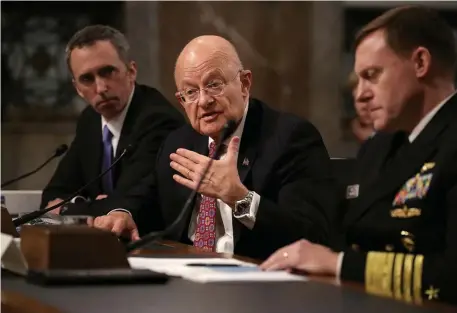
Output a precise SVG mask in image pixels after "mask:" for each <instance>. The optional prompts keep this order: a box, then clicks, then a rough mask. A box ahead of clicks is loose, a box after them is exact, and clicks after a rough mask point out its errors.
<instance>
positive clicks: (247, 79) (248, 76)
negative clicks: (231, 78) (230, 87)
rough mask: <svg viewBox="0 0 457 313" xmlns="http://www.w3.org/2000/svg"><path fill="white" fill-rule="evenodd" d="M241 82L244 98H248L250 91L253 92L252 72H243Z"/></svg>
mask: <svg viewBox="0 0 457 313" xmlns="http://www.w3.org/2000/svg"><path fill="white" fill-rule="evenodd" d="M240 81H241V92H242V94H243V96H244V97H248V96H249V91H250V90H251V86H252V72H251V71H250V70H243V71H241V73H240Z"/></svg>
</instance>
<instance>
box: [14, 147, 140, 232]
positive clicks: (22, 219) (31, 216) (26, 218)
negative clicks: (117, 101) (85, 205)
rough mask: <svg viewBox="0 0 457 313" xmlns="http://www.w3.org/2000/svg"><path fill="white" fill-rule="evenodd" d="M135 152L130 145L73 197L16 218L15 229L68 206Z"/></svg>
mask: <svg viewBox="0 0 457 313" xmlns="http://www.w3.org/2000/svg"><path fill="white" fill-rule="evenodd" d="M132 150H133V145H128V146H127V147H126V148H125V149H124V150H123V151H122V153H121V154H120V155H119V156H118V157H117V159H116V160H115V161H114V162H113V163H112V164H111V166H110V167H108V168H107V169H106V170H104V171H103V172H102V173H100V174H99V175H98V176H97V177H95V178H94V179H92V180H91V181H90V182H88V183H87V184H85V185H84V186H82V187H81V188H79V189H78V190H77V191H75V192H74V193H73V194H72V195H70V196H69V197H68V198H66V199H65V200H62V201H60V202H59V203H57V204H55V205H53V206H50V207H49V208H46V209H42V210H36V211H33V212H30V213H27V214H24V215H22V216H21V217H18V218H16V219H15V220H13V224H14V226H15V227H18V226H21V225H22V224H25V223H28V222H30V221H31V220H34V219H36V218H38V217H40V216H42V215H44V214H46V213H47V212H49V211H52V210H54V209H55V208H58V207H60V206H62V205H64V204H67V203H68V202H70V201H71V199H73V198H74V197H76V196H77V195H78V194H79V193H80V192H81V191H83V190H84V189H86V188H87V187H88V186H90V185H92V184H93V183H94V182H96V181H98V180H99V179H100V178H102V177H103V176H104V175H105V174H106V173H108V171H110V170H111V169H112V168H113V167H114V166H115V165H116V164H117V163H119V161H120V160H121V159H122V158H123V157H124V156H125V155H126V154H128V153H129V152H131V151H132Z"/></svg>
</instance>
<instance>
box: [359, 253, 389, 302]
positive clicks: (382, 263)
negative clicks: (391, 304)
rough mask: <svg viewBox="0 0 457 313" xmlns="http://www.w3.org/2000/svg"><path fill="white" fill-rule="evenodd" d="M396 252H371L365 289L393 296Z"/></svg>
mask: <svg viewBox="0 0 457 313" xmlns="http://www.w3.org/2000/svg"><path fill="white" fill-rule="evenodd" d="M394 257H395V253H384V252H369V253H368V255H367V263H366V267H365V290H366V291H367V292H368V293H371V294H376V295H380V296H389V297H392V269H393V264H394Z"/></svg>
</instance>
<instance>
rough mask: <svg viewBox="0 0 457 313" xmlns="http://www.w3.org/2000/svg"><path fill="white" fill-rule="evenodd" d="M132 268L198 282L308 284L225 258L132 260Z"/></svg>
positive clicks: (279, 273)
mask: <svg viewBox="0 0 457 313" xmlns="http://www.w3.org/2000/svg"><path fill="white" fill-rule="evenodd" d="M128 260H129V263H130V266H131V267H132V268H141V269H149V270H151V271H155V272H159V273H164V274H167V275H170V276H177V277H181V278H183V279H187V280H192V281H196V282H202V283H205V282H222V281H305V280H307V279H306V277H304V276H298V275H292V274H289V273H287V272H285V271H276V272H265V271H261V270H260V269H259V267H258V266H257V265H256V264H253V263H248V262H243V261H239V260H236V259H224V258H192V259H188V258H142V257H130V258H128ZM195 263H197V264H212V265H214V264H216V265H225V264H227V265H239V266H238V267H231V266H228V267H199V266H198V267H195V266H188V264H195Z"/></svg>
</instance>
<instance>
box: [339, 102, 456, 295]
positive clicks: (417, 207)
mask: <svg viewBox="0 0 457 313" xmlns="http://www.w3.org/2000/svg"><path fill="white" fill-rule="evenodd" d="M397 138H398V134H397V135H395V134H384V133H379V134H377V135H376V136H374V138H372V139H370V140H369V141H367V143H366V146H365V147H364V149H363V151H362V153H361V154H360V155H359V157H358V164H357V167H358V169H357V171H356V174H357V175H356V179H355V183H358V184H359V196H358V197H357V198H354V199H351V200H348V202H349V207H348V211H347V212H346V215H345V219H344V222H343V229H344V232H345V233H346V238H345V239H346V247H344V248H343V250H344V251H345V255H344V259H343V266H342V273H341V275H342V278H343V279H349V280H357V281H361V282H365V284H366V288H367V290H369V291H371V292H373V293H377V294H384V295H387V296H392V297H395V298H398V299H405V300H409V301H417V302H419V301H421V298H425V299H428V298H429V297H430V299H434V300H435V299H440V300H444V301H453V302H457V289H456V288H455V282H456V280H457V227H456V225H457V96H454V97H453V98H452V99H451V100H450V101H448V102H447V103H446V104H445V105H444V106H443V107H442V108H441V109H440V110H439V111H438V112H437V114H436V115H435V116H434V118H433V119H432V120H431V121H430V122H429V124H428V125H427V126H426V127H425V128H424V129H423V131H422V132H421V133H420V134H419V136H418V137H417V138H416V139H415V141H413V142H412V143H411V144H409V145H406V146H404V147H403V148H400V150H399V151H398V153H399V155H398V156H396V157H391V158H390V159H389V155H391V154H392V152H393V151H392V149H391V147H392V146H393V145H395V140H397ZM386 162H388V163H387V164H386ZM436 289H438V294H437V297H435V296H434V295H433V293H435V292H436Z"/></svg>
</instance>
